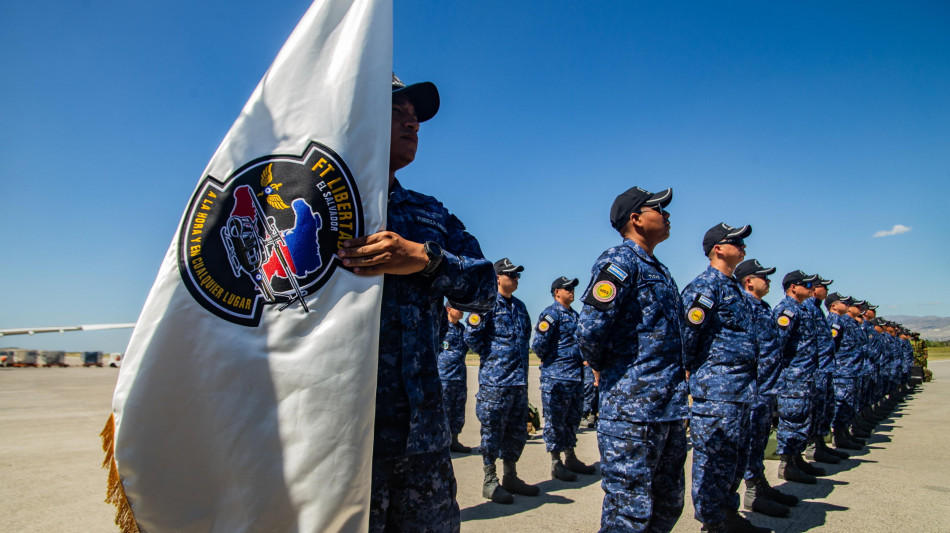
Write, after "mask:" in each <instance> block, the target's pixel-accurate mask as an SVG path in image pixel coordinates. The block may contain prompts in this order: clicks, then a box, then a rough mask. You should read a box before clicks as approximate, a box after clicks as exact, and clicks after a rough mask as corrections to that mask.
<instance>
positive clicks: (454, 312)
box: [439, 303, 472, 453]
mask: <svg viewBox="0 0 950 533" xmlns="http://www.w3.org/2000/svg"><path fill="white" fill-rule="evenodd" d="M445 314H446V318H447V319H448V322H447V324H446V331H445V334H444V335H442V351H441V352H439V380H441V381H442V406H443V407H444V408H445V416H446V418H448V420H449V433H451V434H452V444H450V445H449V451H451V452H455V453H471V452H472V449H471V448H469V447H468V446H465V445H463V444H462V443H461V442H459V433H461V432H462V427H463V426H464V425H465V399H466V398H467V397H468V385H467V383H466V379H468V372H467V371H466V368H465V354H466V353H468V345H467V344H465V338H464V335H465V326H464V325H462V323H461V319H462V311H460V310H458V309H456V308H454V307H452V305H451V304H448V303H447V304H445Z"/></svg>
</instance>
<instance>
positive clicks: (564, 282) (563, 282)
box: [551, 276, 580, 294]
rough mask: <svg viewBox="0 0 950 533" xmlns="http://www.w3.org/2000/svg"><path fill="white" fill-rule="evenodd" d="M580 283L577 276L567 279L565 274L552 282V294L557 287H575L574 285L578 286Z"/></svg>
mask: <svg viewBox="0 0 950 533" xmlns="http://www.w3.org/2000/svg"><path fill="white" fill-rule="evenodd" d="M578 283H580V280H578V279H577V278H574V279H567V278H565V277H564V276H561V277H559V278H557V279H556V280H554V281H552V282H551V294H554V291H555V290H556V289H573V288H574V287H577V284H578Z"/></svg>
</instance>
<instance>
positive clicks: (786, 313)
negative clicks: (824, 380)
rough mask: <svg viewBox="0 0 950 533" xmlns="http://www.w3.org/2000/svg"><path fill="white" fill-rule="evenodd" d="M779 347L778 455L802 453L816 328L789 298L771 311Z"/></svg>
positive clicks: (809, 410) (808, 417)
mask: <svg viewBox="0 0 950 533" xmlns="http://www.w3.org/2000/svg"><path fill="white" fill-rule="evenodd" d="M773 314H774V316H775V323H776V324H777V325H778V328H779V339H780V343H781V345H782V366H783V368H784V370H783V371H782V377H781V381H780V386H779V396H778V414H779V422H778V433H777V435H776V437H777V440H778V450H777V451H778V453H779V454H780V455H797V454H800V453H802V452H803V451H804V450H805V444H806V443H807V441H808V430H809V429H810V428H811V415H812V404H811V399H812V397H813V396H814V378H813V376H814V375H815V372H817V370H818V335H817V331H816V328H817V324H816V323H815V319H814V317H813V316H812V314H811V313H809V312H808V311H807V310H806V309H803V307H802V304H801V303H799V302H798V301H797V300H795V299H794V298H792V297H791V296H786V297H785V298H783V299H782V301H781V302H779V303H778V305H776V306H775V309H774V311H773Z"/></svg>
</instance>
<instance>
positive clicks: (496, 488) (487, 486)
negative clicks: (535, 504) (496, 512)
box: [482, 464, 515, 503]
mask: <svg viewBox="0 0 950 533" xmlns="http://www.w3.org/2000/svg"><path fill="white" fill-rule="evenodd" d="M482 496H484V497H485V498H488V499H489V500H491V501H493V502H495V503H512V502H513V501H515V498H514V496H512V495H511V493H509V492H508V491H507V490H505V489H504V487H501V486H500V485H498V475H497V474H496V473H495V465H494V464H490V465H485V482H484V483H483V484H482Z"/></svg>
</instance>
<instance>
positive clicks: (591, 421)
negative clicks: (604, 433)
mask: <svg viewBox="0 0 950 533" xmlns="http://www.w3.org/2000/svg"><path fill="white" fill-rule="evenodd" d="M598 418H599V417H598V416H597V415H596V414H592V415H590V417H589V418H588V419H587V429H594V428H595V427H597V419H598Z"/></svg>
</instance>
